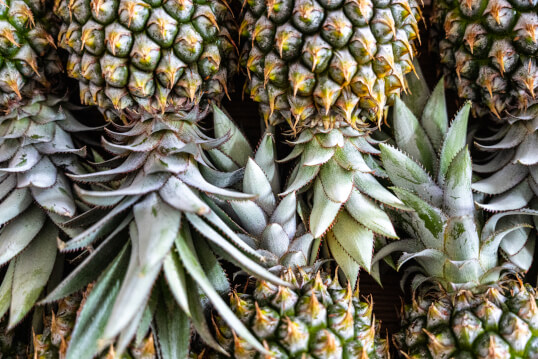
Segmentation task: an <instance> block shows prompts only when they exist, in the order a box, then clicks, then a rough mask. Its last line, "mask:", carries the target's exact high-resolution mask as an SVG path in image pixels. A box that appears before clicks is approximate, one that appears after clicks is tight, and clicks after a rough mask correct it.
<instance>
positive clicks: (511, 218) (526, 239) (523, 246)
mask: <svg viewBox="0 0 538 359" xmlns="http://www.w3.org/2000/svg"><path fill="white" fill-rule="evenodd" d="M470 107H471V104H470V103H466V104H465V106H464V107H463V108H462V109H460V111H459V112H458V113H457V115H456V117H455V119H454V121H453V122H452V124H451V126H450V127H449V126H448V117H447V114H446V105H445V100H444V88H443V84H442V81H441V82H440V83H439V84H438V85H437V87H436V89H435V91H434V93H433V94H432V96H431V98H430V99H429V100H428V102H427V103H426V105H425V108H424V112H423V116H422V118H421V121H420V122H419V121H418V120H417V119H416V117H415V116H414V115H413V114H412V112H411V111H410V110H409V109H408V108H407V107H406V106H405V104H404V103H403V102H401V101H400V100H397V102H396V107H395V111H394V131H395V136H396V143H397V145H398V148H394V147H391V146H390V145H385V144H381V145H380V147H381V158H382V161H383V165H384V168H385V170H386V172H387V174H388V176H389V178H390V179H391V181H392V183H393V184H394V186H395V187H394V192H395V193H396V195H397V196H398V197H399V198H400V199H401V200H402V202H404V203H405V204H406V205H407V206H409V207H411V208H413V210H414V212H410V213H403V214H401V215H400V216H399V217H400V219H401V220H402V223H401V228H403V229H404V230H405V231H406V232H408V233H409V234H410V235H411V236H412V238H413V239H411V240H406V241H399V242H393V243H392V244H390V245H389V246H388V247H386V249H385V250H386V251H387V252H390V251H391V250H401V251H403V252H404V255H402V257H400V259H399V262H398V265H399V266H400V267H401V266H402V265H403V264H404V263H406V262H407V261H409V260H410V259H415V260H416V261H417V262H418V263H419V266H420V268H421V272H422V273H423V274H421V275H417V276H415V278H414V283H415V286H418V285H420V283H421V282H422V281H423V280H435V281H436V282H439V283H441V285H442V288H444V290H446V291H453V290H456V289H459V288H471V289H472V288H474V287H477V286H480V285H482V284H489V283H493V282H495V281H496V280H497V279H498V278H499V276H500V274H501V272H502V271H503V270H504V269H506V268H508V269H511V270H513V269H514V266H513V264H512V263H510V262H505V263H503V262H502V261H499V256H500V253H501V252H502V253H503V254H506V255H508V256H509V257H510V258H511V260H512V262H514V263H517V264H518V265H519V266H520V268H521V269H523V270H527V269H528V267H529V266H530V263H531V262H532V253H533V251H534V240H533V236H532V234H531V228H530V227H532V220H531V219H530V218H529V217H528V216H525V215H526V214H536V213H537V212H536V211H532V210H520V211H511V212H503V213H500V214H496V215H494V216H492V217H490V218H489V219H488V221H487V222H486V223H483V221H482V215H481V213H480V211H477V210H475V204H474V199H473V193H472V190H471V177H472V168H471V158H470V155H469V152H468V150H467V148H466V144H465V141H466V130H467V122H468V117H469V113H470ZM385 254H386V253H381V252H380V253H379V256H383V255H385ZM529 257H530V258H529Z"/></svg>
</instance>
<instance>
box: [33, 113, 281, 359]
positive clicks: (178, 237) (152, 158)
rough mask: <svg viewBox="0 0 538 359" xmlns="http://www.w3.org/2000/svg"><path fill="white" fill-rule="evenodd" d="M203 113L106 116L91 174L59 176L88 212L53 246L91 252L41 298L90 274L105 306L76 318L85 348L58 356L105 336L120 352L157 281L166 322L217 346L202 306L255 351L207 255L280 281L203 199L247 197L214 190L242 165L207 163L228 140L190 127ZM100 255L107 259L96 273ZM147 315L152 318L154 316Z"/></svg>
mask: <svg viewBox="0 0 538 359" xmlns="http://www.w3.org/2000/svg"><path fill="white" fill-rule="evenodd" d="M212 111H213V117H215V120H214V121H215V122H219V121H222V120H220V119H219V116H220V117H222V116H224V117H225V116H226V115H225V114H224V113H223V112H222V111H220V110H219V109H218V107H216V106H214V108H213V110H212ZM204 117H206V113H205V111H204V110H201V109H197V110H193V109H187V110H185V111H177V112H176V113H166V114H165V115H163V116H161V115H152V114H149V113H144V118H143V119H132V120H131V121H130V122H129V124H127V125H119V124H116V123H114V122H111V123H110V125H109V126H111V128H110V129H107V132H108V134H109V136H110V140H107V139H103V141H102V143H103V148H104V149H105V150H106V151H108V152H110V153H112V154H113V155H115V156H114V157H113V158H111V159H110V160H107V161H104V162H101V163H96V164H95V166H96V167H97V170H96V171H94V172H88V173H82V174H81V173H79V174H70V175H69V177H70V178H71V179H73V180H74V181H76V182H78V183H79V184H77V185H75V186H74V189H75V192H76V194H77V196H78V198H80V200H81V201H83V202H84V204H85V205H86V206H88V210H87V211H86V212H85V213H82V214H80V215H79V216H77V217H75V218H73V219H72V220H71V221H69V222H68V223H67V225H68V226H75V227H84V228H85V229H84V230H83V231H81V232H79V233H77V234H76V235H74V236H73V238H71V239H69V240H68V241H65V242H61V243H60V244H59V245H60V249H61V250H62V251H74V250H84V249H86V248H91V249H95V250H92V251H91V253H90V254H89V255H88V256H86V258H85V259H84V261H83V262H82V263H81V264H80V265H79V266H78V267H77V270H76V271H74V272H73V273H71V274H70V275H69V276H68V277H67V278H65V279H64V281H63V282H62V283H61V284H60V285H58V286H57V287H56V288H55V289H54V291H52V292H51V293H49V295H48V296H47V298H45V299H44V301H43V302H44V303H51V302H54V301H56V300H58V299H59V298H62V297H64V296H66V295H68V294H70V293H72V292H73V290H80V289H82V288H83V287H84V285H87V284H89V283H90V282H91V281H92V280H96V283H100V282H101V284H102V285H103V286H106V288H107V289H106V290H104V289H103V290H100V291H98V293H100V294H99V295H101V296H102V297H100V299H99V303H101V302H106V303H107V305H106V306H105V307H103V308H101V310H103V311H105V310H106V313H107V314H106V316H102V317H101V319H102V322H100V325H99V327H92V322H91V321H90V320H89V318H90V317H84V318H85V319H84V321H85V324H81V325H83V327H84V326H89V327H91V332H92V333H93V335H94V336H92V339H91V340H90V339H88V340H87V341H86V342H84V343H93V344H94V345H93V346H90V347H89V348H88V350H87V351H84V352H78V354H76V355H75V354H73V356H69V355H68V359H70V358H74V359H80V358H81V355H83V354H84V355H88V358H91V356H92V355H97V354H98V353H102V351H103V350H104V349H105V347H104V344H103V343H106V344H113V343H114V340H116V341H117V342H116V344H115V347H116V350H117V354H118V355H119V354H121V353H123V352H124V350H125V349H126V348H127V344H128V343H129V342H130V341H131V339H132V338H133V336H134V335H135V334H136V328H137V327H138V325H139V324H140V323H142V322H144V321H145V320H149V321H151V318H153V317H154V314H155V313H154V310H153V309H150V307H151V306H152V305H153V303H154V301H153V299H152V296H153V295H154V294H153V293H155V289H154V287H155V283H158V282H159V278H164V280H165V281H166V282H167V283H168V284H167V286H169V287H170V293H169V297H170V298H172V301H173V303H171V304H170V303H169V304H166V305H170V306H171V307H173V309H170V311H172V312H174V313H176V315H177V317H176V316H172V317H170V318H168V317H166V316H165V317H164V319H163V320H168V319H170V320H175V322H174V324H170V325H175V323H177V322H182V323H183V321H187V324H184V327H182V328H189V324H188V322H189V321H192V325H193V327H194V328H195V329H196V331H197V332H198V333H199V334H200V336H202V338H203V339H204V340H205V341H206V342H208V343H209V344H210V345H212V347H213V348H214V349H215V350H220V351H222V352H223V351H224V350H223V349H222V348H220V346H219V344H218V343H217V342H216V341H215V340H214V339H213V338H211V333H210V331H209V330H208V329H207V328H208V323H207V322H206V319H205V318H204V315H203V312H204V310H205V308H206V307H208V304H209V303H211V304H213V305H214V307H215V308H216V309H217V310H218V311H219V312H220V313H221V314H222V315H223V316H224V317H225V318H227V320H228V321H229V324H230V325H234V326H236V327H237V328H238V330H239V331H240V332H241V333H242V335H243V336H244V337H245V338H246V339H247V340H250V343H251V344H252V345H254V346H255V347H257V348H258V349H260V350H262V349H263V346H262V345H261V343H259V342H258V341H257V339H256V338H255V337H254V336H252V335H251V334H249V332H248V329H247V328H246V327H245V326H244V325H242V324H241V323H240V321H239V319H237V318H236V317H235V316H234V315H233V313H232V312H231V310H230V309H229V308H228V306H227V305H226V303H225V302H224V301H223V300H222V298H221V296H222V295H225V294H226V293H228V291H229V290H230V288H229V283H228V279H227V277H226V274H225V272H224V269H223V268H222V266H221V264H220V263H219V261H218V260H217V258H222V259H224V260H228V261H231V262H232V263H235V264H237V265H238V266H239V267H241V268H242V269H243V270H245V271H246V272H248V273H251V274H252V275H256V276H258V277H260V278H263V279H265V280H268V281H270V282H273V283H279V284H283V285H285V283H284V281H283V280H281V279H280V278H278V277H277V276H275V275H273V274H271V273H270V272H269V271H267V270H266V269H265V268H264V267H263V266H262V265H261V264H260V263H263V262H265V261H266V258H265V256H264V255H263V254H260V253H257V252H255V251H254V250H253V249H252V248H251V247H250V246H249V245H248V244H247V243H246V242H245V240H244V239H243V238H240V237H239V236H238V235H237V234H236V233H235V232H234V231H233V230H232V229H231V228H230V224H229V223H226V222H225V221H224V220H223V219H222V218H221V216H220V212H219V211H217V210H215V209H214V208H212V200H211V198H217V199H220V200H226V201H228V200H247V199H250V198H252V197H253V196H254V195H252V194H246V193H240V192H237V191H234V190H230V189H226V188H224V187H226V186H231V185H233V183H234V182H236V181H237V180H238V179H239V178H240V175H241V173H242V169H238V170H236V171H235V172H234V171H232V172H224V171H219V170H217V169H216V165H214V162H215V161H214V160H212V159H211V157H210V156H209V155H208V152H209V151H210V150H214V149H216V148H217V147H218V146H219V145H222V143H224V142H227V143H228V142H230V141H231V139H230V138H229V136H225V137H222V138H218V139H213V138H211V137H208V136H207V135H205V134H204V133H203V132H202V130H201V129H200V128H199V124H198V122H199V120H200V119H201V118H204ZM228 121H229V120H228ZM112 126H114V127H113V128H112ZM213 152H214V151H213ZM213 156H215V155H213ZM217 159H218V157H217ZM110 262H114V263H116V262H117V264H116V265H115V266H113V267H110V268H109V269H107V270H105V271H104V272H103V269H104V268H105V267H106V265H107V264H108V263H110ZM118 263H119V264H118ZM101 272H102V274H101V277H100V278H97V276H98V275H99V273H101ZM161 274H162V275H161ZM107 283H108V284H107ZM112 283H113V284H114V285H113V284H112ZM187 288H188V290H187ZM96 295H97V294H96ZM170 298H169V299H170ZM158 302H159V303H162V300H161V299H159V300H158ZM159 305H163V306H164V304H159ZM105 308H106V309H105ZM153 308H154V307H153ZM96 310H97V309H96ZM143 313H147V314H145V316H144V315H143ZM94 315H97V314H94ZM147 318H150V319H147ZM153 319H154V320H158V316H157V314H155V317H154V318H153ZM165 323H166V322H165ZM163 325H168V324H163ZM87 330H88V331H90V329H87ZM167 333H168V331H164V332H159V333H158V335H157V336H156V338H155V339H156V341H157V342H158V343H157V345H158V346H159V347H161V346H162V345H163V344H162V343H161V341H167V340H168V339H167V338H166V335H168V334H167ZM188 334H189V333H186V334H185V335H182V336H181V343H182V344H183V346H181V345H179V344H178V345H177V346H176V348H185V347H186V348H188V336H189V335H188ZM161 335H162V336H163V337H161ZM170 335H171V334H170ZM175 340H177V338H176V339H175ZM84 343H78V344H76V345H75V346H74V347H75V348H79V347H81V345H83V344H84ZM68 353H69V352H68ZM178 355H179V354H178Z"/></svg>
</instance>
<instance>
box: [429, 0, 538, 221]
mask: <svg viewBox="0 0 538 359" xmlns="http://www.w3.org/2000/svg"><path fill="white" fill-rule="evenodd" d="M537 10H538V8H537V7H536V4H535V2H533V1H517V0H491V1H483V0H482V1H481V0H465V1H445V0H436V1H435V2H434V15H433V18H432V23H433V28H434V29H435V36H434V40H435V41H434V43H435V46H436V47H437V49H436V50H437V51H438V52H439V54H440V59H441V64H442V68H443V72H444V74H445V76H446V80H447V84H448V85H449V86H450V87H453V88H455V89H456V90H457V92H458V95H459V97H461V98H463V99H469V100H472V101H473V106H474V109H475V110H476V113H477V114H478V115H480V116H485V117H486V121H487V122H488V123H489V124H490V125H491V126H490V127H492V129H491V131H490V134H487V132H485V133H486V134H485V135H484V136H483V137H482V138H477V141H478V149H479V150H482V151H486V152H491V154H489V153H486V156H481V157H483V158H484V159H483V160H482V161H480V162H477V163H476V167H475V171H476V172H477V173H479V174H481V175H483V176H484V177H485V178H484V179H483V180H481V181H478V182H476V183H474V184H473V189H474V190H475V191H479V192H482V193H485V194H486V195H488V196H493V197H492V198H491V199H490V200H489V201H487V203H483V207H484V208H485V209H487V210H489V211H502V210H512V209H518V208H522V207H525V206H529V203H531V202H532V200H533V198H537V196H538V184H537V183H538V167H537V164H538V156H536V151H537V149H538V133H537V132H536V130H537V128H538V125H537V119H536V117H537V116H536V90H537V87H538V71H537V68H536V66H537V64H536V61H537V54H538V53H537V49H538V38H537V36H536V33H537V31H538V30H537V29H538V12H537Z"/></svg>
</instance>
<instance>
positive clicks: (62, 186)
mask: <svg viewBox="0 0 538 359" xmlns="http://www.w3.org/2000/svg"><path fill="white" fill-rule="evenodd" d="M89 129H90V128H88V127H86V126H84V125H83V124H81V123H79V122H78V121H77V120H76V119H75V117H74V116H73V114H72V113H71V112H70V111H69V104H67V103H65V102H64V100H63V99H60V98H53V97H43V96H39V95H36V96H34V98H33V99H32V100H29V101H27V102H26V103H25V104H19V106H17V108H16V109H14V110H13V111H11V112H10V113H9V114H7V115H5V116H3V117H0V224H1V225H2V229H1V230H0V253H1V254H0V264H1V265H4V264H9V265H8V267H7V271H6V273H5V275H4V277H3V280H2V284H1V286H0V298H1V300H0V316H4V315H5V314H6V313H8V312H9V324H8V326H9V329H12V328H13V327H14V326H15V325H16V324H17V323H18V322H19V321H21V320H22V319H23V318H24V317H25V315H26V314H27V313H28V312H29V311H30V309H32V307H33V305H34V304H35V302H36V301H37V300H38V298H39V296H40V293H41V291H42V290H43V288H44V287H45V285H46V284H47V281H48V279H49V276H50V275H51V273H52V271H53V267H54V265H55V261H56V256H57V246H56V243H57V238H58V237H59V235H60V233H61V232H66V233H67V234H69V235H73V234H74V233H76V229H75V228H68V227H66V226H64V223H65V222H66V221H68V220H69V219H70V218H71V217H73V216H74V215H75V214H76V212H77V207H76V204H75V199H74V198H73V195H72V192H71V184H70V182H69V180H68V178H67V177H66V175H65V173H66V172H78V171H79V164H78V162H77V157H78V156H84V155H85V153H86V149H85V148H84V147H83V148H77V146H76V145H75V144H74V142H73V139H72V138H71V133H75V132H79V131H86V130H89Z"/></svg>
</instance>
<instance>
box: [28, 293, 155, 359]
mask: <svg viewBox="0 0 538 359" xmlns="http://www.w3.org/2000/svg"><path fill="white" fill-rule="evenodd" d="M92 289H93V286H91V285H90V286H88V288H87V289H86V290H85V291H84V293H83V294H81V293H80V292H76V293H74V294H71V295H69V296H67V297H65V298H62V299H61V300H60V301H59V302H58V303H57V304H55V305H51V306H49V307H48V308H46V310H45V313H46V314H45V315H44V316H43V320H42V323H41V324H42V330H39V331H38V332H35V331H34V333H33V351H34V354H33V358H36V359H52V358H66V357H72V354H71V353H72V352H73V351H74V349H75V348H73V347H72V346H71V339H72V338H75V339H74V340H75V341H77V339H78V338H77V337H80V336H81V335H83V336H88V335H90V336H91V333H89V332H86V331H85V329H87V328H81V325H80V324H79V322H78V321H77V320H78V319H79V318H81V317H84V316H86V315H88V310H87V309H86V307H85V306H86V302H87V301H88V300H89V306H90V307H91V306H92V305H93V303H92V299H93V298H92V299H90V298H89V296H90V295H91V292H92ZM52 306H54V307H55V308H56V309H54V308H52ZM36 327H37V326H36ZM144 329H145V331H144ZM148 329H149V327H148V326H146V327H144V328H141V329H140V330H139V332H138V333H137V336H136V339H135V340H133V342H132V343H131V344H130V345H129V348H128V350H127V351H126V352H125V353H123V354H122V355H121V356H116V355H115V354H116V353H115V351H114V347H113V346H111V347H110V349H108V350H106V351H105V352H104V353H103V354H101V355H99V356H98V357H97V358H99V359H114V358H118V359H155V358H156V357H157V355H156V350H155V345H154V340H153V335H152V333H149V335H148V333H147V331H148ZM34 330H35V329H34ZM75 350H76V349H75Z"/></svg>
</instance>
